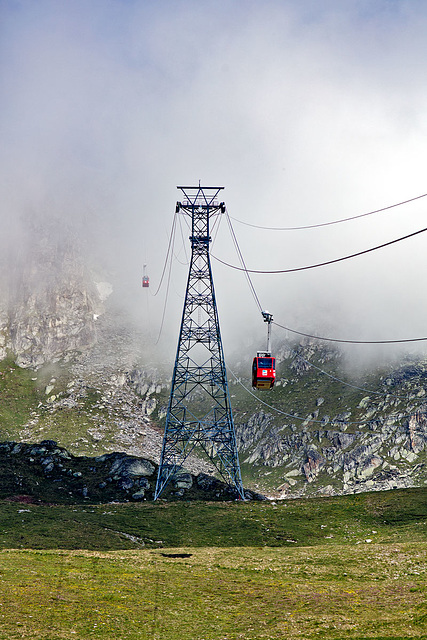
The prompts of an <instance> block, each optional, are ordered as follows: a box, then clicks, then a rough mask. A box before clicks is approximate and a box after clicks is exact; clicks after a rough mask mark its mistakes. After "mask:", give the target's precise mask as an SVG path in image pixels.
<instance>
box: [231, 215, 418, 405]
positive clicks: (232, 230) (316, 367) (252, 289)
mask: <svg viewBox="0 0 427 640" xmlns="http://www.w3.org/2000/svg"><path fill="white" fill-rule="evenodd" d="M227 220H228V224H229V227H230V230H231V234H232V237H233V240H234V243H235V246H236V250H237V252H238V255H239V257H240V259H241V261H242V264H243V265H245V261H244V258H243V254H242V252H241V250H240V247H239V243H238V241H237V237H236V234H235V233H234V229H233V225H232V223H231V220H230V216H227ZM246 278H247V281H248V283H249V286H250V289H251V292H252V293H253V295H254V296H255V300H256V301H257V304H258V306H259V308H260V310H261V313H262V306H261V304H260V301H259V298H258V295H257V293H256V290H255V287H254V285H253V282H252V279H251V276H250V275H249V273H247V272H246ZM273 324H275V325H276V326H278V327H280V328H281V329H285V330H286V331H291V332H293V333H298V334H299V335H302V336H304V337H307V338H316V339H318V340H321V339H322V338H319V337H318V336H314V335H310V334H307V333H301V332H298V331H293V330H292V329H289V328H288V327H285V326H283V325H281V324H279V323H278V322H274V321H273ZM420 340H427V338H414V339H412V340H406V342H408V341H410V342H414V341H420ZM328 341H329V342H339V341H338V340H334V339H333V338H328ZM343 342H349V341H343ZM350 342H355V343H356V344H377V343H375V342H368V343H366V342H362V341H359V342H358V341H350ZM384 342H386V343H387V342H392V341H382V342H381V343H380V344H383V343H384ZM394 342H402V341H400V340H398V341H394ZM291 352H292V353H293V354H294V355H295V356H296V357H298V358H300V359H301V360H302V361H303V362H305V363H306V364H308V365H310V366H311V367H314V368H315V369H317V370H318V371H320V372H321V373H323V374H324V375H326V376H328V377H330V378H332V379H333V380H335V381H337V382H340V383H341V384H343V385H345V386H347V387H351V388H353V389H357V390H359V391H364V392H366V393H370V394H371V395H372V394H374V395H381V396H383V397H385V396H387V395H391V396H392V397H393V398H397V399H399V400H401V399H405V400H406V399H407V397H405V396H397V395H394V394H389V393H384V392H380V391H372V390H371V389H365V388H363V387H358V386H356V385H352V384H350V383H349V382H346V381H345V380H341V379H340V378H337V377H335V376H333V375H332V374H329V373H328V372H327V371H324V370H323V369H321V368H320V367H318V366H317V365H315V364H313V363H312V362H310V361H309V360H306V359H305V358H304V357H303V356H301V355H300V354H298V353H297V352H296V351H294V349H291ZM232 373H233V372H232ZM233 375H234V374H233ZM249 393H251V392H249ZM252 395H253V394H252Z"/></svg>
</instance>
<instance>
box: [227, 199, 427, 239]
mask: <svg viewBox="0 0 427 640" xmlns="http://www.w3.org/2000/svg"><path fill="white" fill-rule="evenodd" d="M426 196H427V193H423V194H422V195H421V196H416V197H415V198H410V199H409V200H403V201H402V202H397V203H396V204H391V205H389V206H388V207H382V208H381V209H375V210H374V211H369V212H368V213H361V214H359V215H357V216H350V217H349V218H341V219H340V220H332V221H331V222H321V223H319V224H309V225H305V226H302V227H264V226H262V225H258V224H251V223H249V222H243V220H238V219H237V218H232V219H233V220H235V221H236V222H239V223H240V224H244V225H245V226H247V227H253V228H255V229H266V230H268V231H300V230H302V229H317V228H318V227H328V226H330V225H333V224H340V223H341V222H349V221H350V220H357V218H365V217H366V216H371V215H372V214H374V213H380V212H381V211H387V210H388V209H393V208H395V207H400V206H401V205H403V204H408V203H409V202H414V201H415V200H420V198H425V197H426Z"/></svg>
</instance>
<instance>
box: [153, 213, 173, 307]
mask: <svg viewBox="0 0 427 640" xmlns="http://www.w3.org/2000/svg"><path fill="white" fill-rule="evenodd" d="M176 215H177V214H175V215H174V218H173V222H172V228H171V232H170V235H169V243H168V249H167V252H166V258H165V263H164V265H163V271H162V275H161V277H160V282H159V286H158V287H157V290H156V291H155V293H153V294H152V295H153V297H154V296H157V294H158V293H159V291H160V287H161V286H162V282H163V278H164V276H165V272H166V267H167V263H168V258H169V254H170V251H171V245H172V238H175V228H176Z"/></svg>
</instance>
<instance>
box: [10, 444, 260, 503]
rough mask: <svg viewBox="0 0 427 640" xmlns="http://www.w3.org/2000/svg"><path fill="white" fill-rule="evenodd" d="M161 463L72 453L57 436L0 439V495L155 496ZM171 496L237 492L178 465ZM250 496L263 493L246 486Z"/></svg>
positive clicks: (219, 496) (67, 499)
mask: <svg viewBox="0 0 427 640" xmlns="http://www.w3.org/2000/svg"><path fill="white" fill-rule="evenodd" d="M157 468H158V467H157V465H156V463H154V462H153V461H151V460H148V459H145V458H138V457H136V456H129V455H128V454H126V453H124V452H114V453H109V454H106V455H102V456H95V457H93V458H91V457H88V456H73V455H71V454H70V453H69V452H68V451H67V450H66V449H65V448H64V447H61V446H59V445H58V443H57V442H55V441H54V440H43V441H42V442H40V443H36V444H29V443H24V442H1V443H0V497H1V498H2V499H9V500H10V499H19V498H20V497H21V498H22V497H25V498H26V499H27V500H29V501H37V500H39V501H43V502H55V503H76V502H93V503H99V502H101V503H105V502H117V501H119V502H128V501H133V502H138V501H141V500H152V499H153V495H154V490H155V486H156V478H157ZM161 497H162V498H163V499H168V500H181V499H186V500H189V499H192V500H235V499H237V498H238V496H237V492H236V491H235V490H234V489H233V488H232V487H230V486H228V485H226V484H225V483H224V482H221V481H220V480H218V479H217V478H214V477H211V476H208V475H206V474H204V473H200V474H197V475H192V474H191V473H189V472H188V471H187V470H185V469H181V470H179V471H178V472H177V473H176V474H175V476H174V478H173V479H172V480H171V482H170V483H169V485H168V486H167V487H166V489H165V491H164V493H163V494H162V496H161ZM245 497H246V499H248V500H261V499H264V496H262V495H261V494H258V493H255V492H253V491H250V490H246V491H245Z"/></svg>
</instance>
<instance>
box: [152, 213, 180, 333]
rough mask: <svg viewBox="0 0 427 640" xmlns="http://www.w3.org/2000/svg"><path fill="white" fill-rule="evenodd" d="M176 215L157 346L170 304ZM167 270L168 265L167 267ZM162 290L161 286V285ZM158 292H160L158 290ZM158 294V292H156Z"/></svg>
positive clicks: (170, 244) (170, 243)
mask: <svg viewBox="0 0 427 640" xmlns="http://www.w3.org/2000/svg"><path fill="white" fill-rule="evenodd" d="M175 222H176V215H175V219H174V224H173V226H172V230H173V232H172V234H171V238H170V240H169V247H171V248H172V250H171V251H170V252H169V250H168V254H169V255H170V259H169V273H168V280H167V285H166V295H165V302H164V305H163V313H162V319H161V322H160V329H159V335H158V336H157V340H156V342H155V344H156V345H157V344H159V340H160V336H161V335H162V331H163V324H164V321H165V316H166V307H167V303H168V298H169V287H170V281H171V273H172V258H173V247H174V244H175V232H176V224H175ZM165 268H166V265H165ZM162 279H163V274H162ZM159 288H160V285H159ZM157 291H158V290H157ZM156 293H157V292H156Z"/></svg>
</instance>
